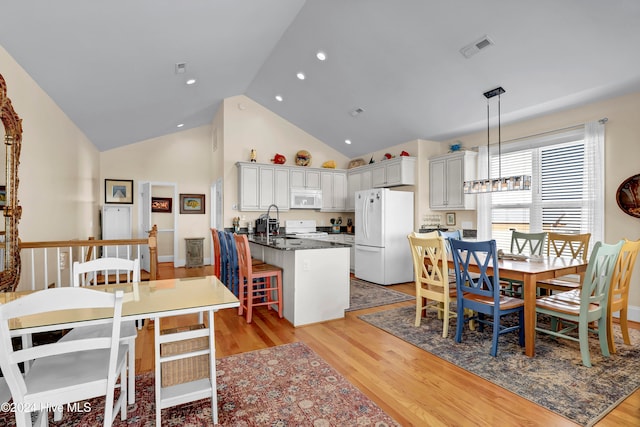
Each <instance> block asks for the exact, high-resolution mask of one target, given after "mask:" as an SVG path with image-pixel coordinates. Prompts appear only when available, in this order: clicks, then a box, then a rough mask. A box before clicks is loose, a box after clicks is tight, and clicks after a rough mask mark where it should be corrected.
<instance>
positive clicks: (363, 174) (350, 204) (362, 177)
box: [347, 166, 372, 211]
mask: <svg viewBox="0 0 640 427" xmlns="http://www.w3.org/2000/svg"><path fill="white" fill-rule="evenodd" d="M369 188H372V185H371V169H370V168H365V167H364V166H362V167H358V168H354V169H350V170H349V172H348V175H347V210H348V211H355V210H356V199H355V195H356V191H360V190H368V189H369Z"/></svg>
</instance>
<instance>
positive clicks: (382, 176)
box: [369, 156, 416, 188]
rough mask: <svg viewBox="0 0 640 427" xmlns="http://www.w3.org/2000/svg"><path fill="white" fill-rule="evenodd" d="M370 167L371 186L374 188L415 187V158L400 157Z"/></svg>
mask: <svg viewBox="0 0 640 427" xmlns="http://www.w3.org/2000/svg"><path fill="white" fill-rule="evenodd" d="M369 167H371V184H372V185H373V187H374V188H375V187H395V186H397V185H415V183H416V175H415V170H416V158H415V157H407V156H400V157H396V158H394V159H389V160H383V161H381V162H379V163H373V164H372V165H371V166H369Z"/></svg>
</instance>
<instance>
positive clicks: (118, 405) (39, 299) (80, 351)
mask: <svg viewBox="0 0 640 427" xmlns="http://www.w3.org/2000/svg"><path fill="white" fill-rule="evenodd" d="M123 295H124V292H123V291H117V292H115V293H111V292H97V291H94V290H90V289H82V288H72V287H69V288H53V289H45V290H42V291H37V292H34V293H32V294H28V295H25V296H23V297H20V298H18V299H16V300H14V301H10V302H7V303H5V304H1V305H0V368H1V369H2V373H3V375H4V377H5V379H6V381H7V384H8V386H9V390H10V391H11V395H12V398H13V402H14V403H15V408H16V412H15V417H16V426H17V427H27V426H29V427H31V425H32V417H31V413H32V412H37V413H38V416H37V419H36V425H45V426H46V425H48V412H49V411H48V410H47V409H48V408H51V407H59V406H63V405H66V404H68V403H73V402H77V401H80V400H86V399H92V398H95V397H100V396H105V399H106V401H105V406H104V422H103V425H104V426H110V425H111V424H112V422H113V420H114V419H115V417H116V415H117V414H118V413H120V418H121V419H122V420H125V419H126V418H127V404H126V399H127V383H126V380H125V378H126V369H127V363H126V353H127V348H126V346H121V345H120V326H121V314H122V301H123ZM78 309H83V310H86V309H103V310H104V309H110V310H111V317H112V318H113V321H111V322H110V323H109V327H110V333H109V334H108V335H107V336H105V337H96V338H93V337H91V338H86V339H76V340H73V341H65V342H63V341H57V342H54V343H51V344H41V345H38V346H35V347H27V348H21V349H19V350H14V347H13V345H12V342H11V333H10V326H11V325H12V322H15V320H14V319H17V318H21V317H25V316H31V315H39V316H47V315H49V316H52V318H55V316H56V315H60V312H61V311H62V310H78ZM63 326H64V325H57V326H56V325H52V326H51V328H50V329H48V330H59V329H61V328H62V327H63ZM21 363H30V369H29V370H28V372H27V373H26V374H24V375H23V374H22V373H21V371H20V364H21ZM118 378H120V394H119V396H118V399H115V388H116V381H117V379H118ZM39 408H42V409H39Z"/></svg>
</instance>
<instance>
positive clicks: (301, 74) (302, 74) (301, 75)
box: [296, 72, 305, 80]
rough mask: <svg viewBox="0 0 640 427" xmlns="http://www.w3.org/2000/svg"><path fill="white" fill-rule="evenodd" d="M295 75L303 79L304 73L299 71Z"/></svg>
mask: <svg viewBox="0 0 640 427" xmlns="http://www.w3.org/2000/svg"><path fill="white" fill-rule="evenodd" d="M296 77H297V78H299V79H300V80H304V77H305V75H304V73H303V72H300V73H298V74H296Z"/></svg>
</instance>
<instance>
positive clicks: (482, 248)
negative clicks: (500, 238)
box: [450, 239, 500, 304]
mask: <svg viewBox="0 0 640 427" xmlns="http://www.w3.org/2000/svg"><path fill="white" fill-rule="evenodd" d="M450 243H451V251H452V254H453V261H454V269H455V270H454V271H455V273H456V283H458V284H460V283H464V288H463V290H464V292H469V293H472V294H476V295H480V296H484V297H490V298H492V299H494V301H495V302H496V304H497V303H498V300H499V299H500V273H499V270H498V268H492V273H491V275H489V267H493V266H497V265H498V251H497V245H496V241H495V240H488V241H484V242H465V241H463V240H457V239H451V240H450ZM471 264H476V265H477V266H478V269H479V270H480V271H479V273H474V272H472V271H471V270H470V269H469V266H470V265H471ZM459 291H460V287H458V292H459Z"/></svg>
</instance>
